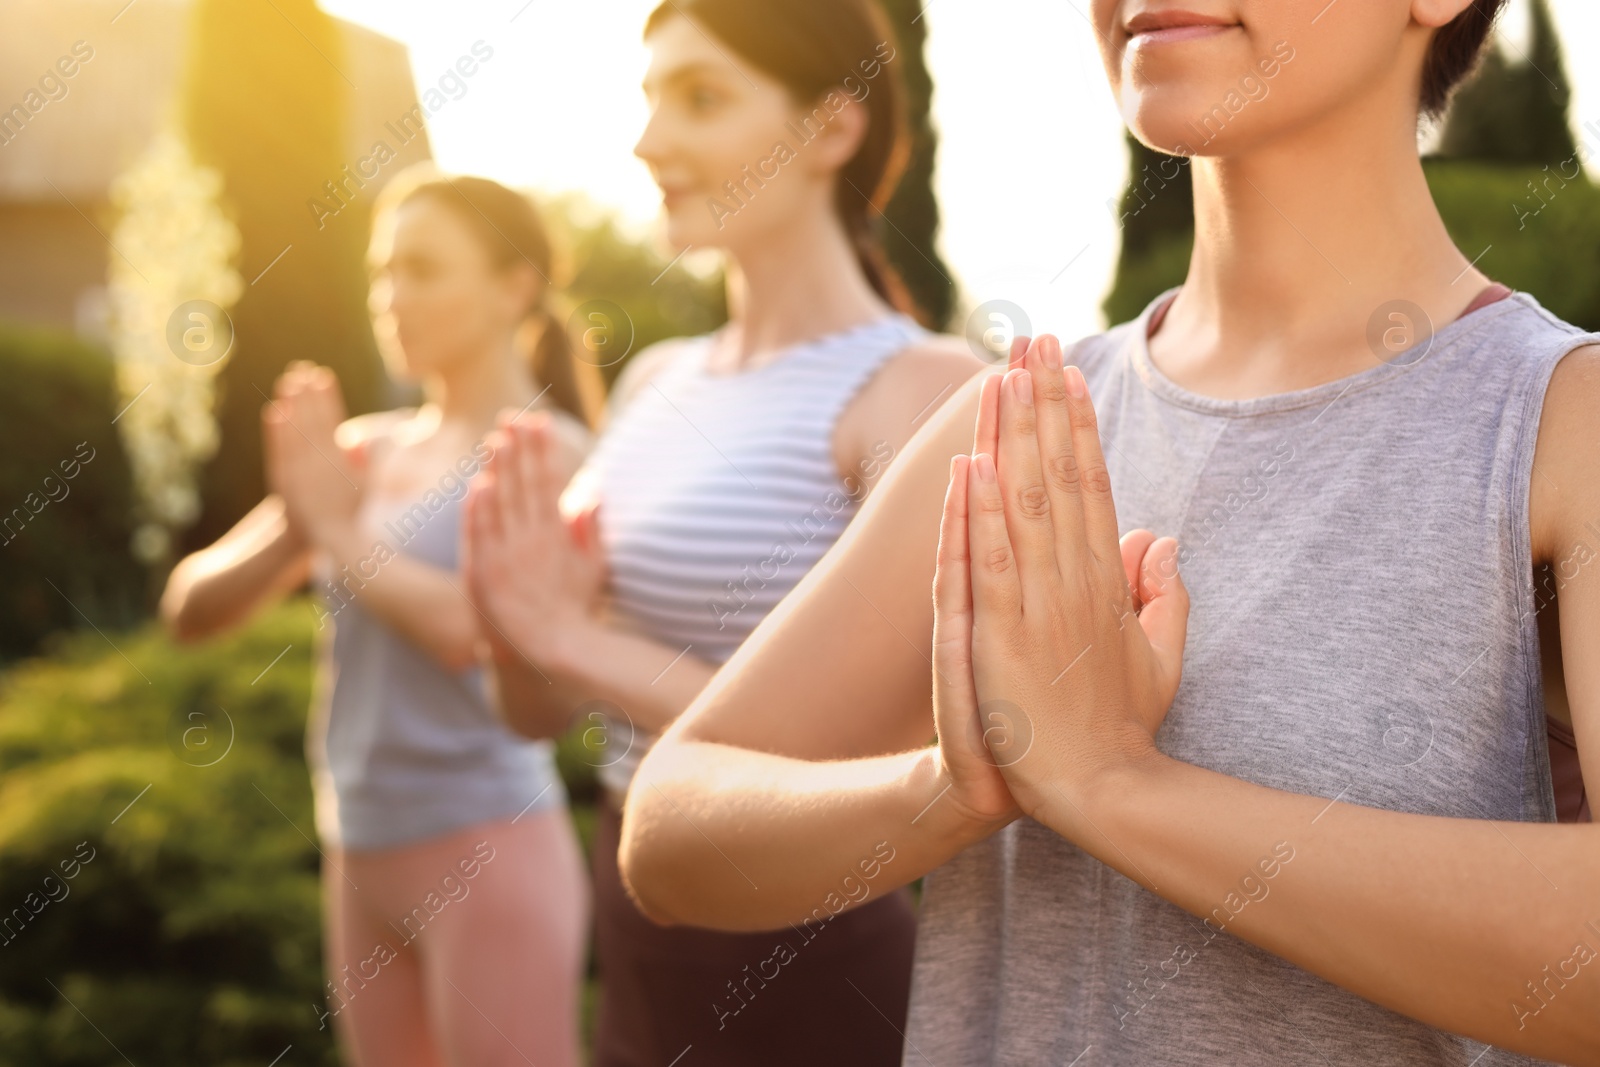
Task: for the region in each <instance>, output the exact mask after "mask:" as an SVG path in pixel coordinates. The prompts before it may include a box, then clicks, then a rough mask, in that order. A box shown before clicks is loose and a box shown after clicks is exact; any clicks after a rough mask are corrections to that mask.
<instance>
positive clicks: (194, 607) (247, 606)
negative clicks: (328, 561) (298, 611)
mask: <svg viewBox="0 0 1600 1067" xmlns="http://www.w3.org/2000/svg"><path fill="white" fill-rule="evenodd" d="M310 568H311V548H310V545H309V544H308V543H307V541H306V539H305V538H304V537H303V536H301V534H300V533H299V532H298V531H297V530H295V529H294V528H293V527H292V526H291V525H290V523H289V517H288V512H287V511H286V510H285V508H284V505H283V499H282V498H281V497H278V496H275V495H274V496H268V497H267V498H266V499H264V500H262V501H261V503H259V504H257V505H256V506H255V507H254V508H252V509H251V510H250V512H249V513H248V514H246V515H245V516H244V518H242V519H240V520H239V521H238V522H237V523H236V524H235V525H234V527H233V529H231V530H229V531H228V532H227V533H225V534H223V535H222V537H221V538H219V539H218V540H217V542H216V543H215V544H213V545H210V546H209V547H207V548H203V549H201V550H200V551H198V552H194V553H191V554H190V555H188V556H186V557H185V558H184V559H183V560H182V561H180V562H179V563H178V565H177V566H176V567H174V568H173V570H172V574H171V575H170V576H169V577H168V578H167V587H166V590H165V591H164V592H163V593H162V595H161V618H162V621H163V622H165V623H166V626H167V630H168V632H170V633H171V634H172V636H173V639H174V640H177V641H180V642H184V643H188V642H193V641H201V640H204V639H206V638H208V637H213V636H216V635H217V634H220V633H223V632H224V631H227V630H229V629H232V628H233V627H236V626H239V625H241V624H242V623H243V622H244V621H245V620H246V619H248V618H249V617H250V616H251V615H253V614H254V613H255V612H256V611H258V610H260V609H261V608H263V607H266V606H267V605H268V604H271V603H273V602H274V601H276V600H279V599H281V598H282V597H284V596H285V595H287V594H288V593H289V592H291V591H292V590H294V589H297V588H299V587H300V586H302V585H304V584H305V582H306V577H307V575H308V574H309V573H310Z"/></svg>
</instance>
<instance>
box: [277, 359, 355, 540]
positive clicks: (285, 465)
mask: <svg viewBox="0 0 1600 1067" xmlns="http://www.w3.org/2000/svg"><path fill="white" fill-rule="evenodd" d="M274 394H275V395H274V396H273V397H272V398H271V399H269V400H268V401H267V403H266V404H265V405H264V406H263V407H262V409H261V428H262V439H263V447H264V450H265V452H266V467H267V486H268V488H270V489H271V490H272V491H273V492H275V493H277V494H278V496H280V497H281V498H282V499H283V502H284V507H285V509H286V510H287V511H288V515H289V525H290V528H291V529H292V530H294V531H295V533H296V534H297V535H298V536H299V538H300V540H301V541H302V543H304V544H306V545H308V546H315V547H319V548H327V547H329V545H330V544H332V543H333V542H335V541H338V540H339V539H341V538H343V537H344V536H345V535H346V534H347V533H349V532H350V531H351V530H352V529H353V528H354V526H355V523H356V514H357V511H358V509H359V508H360V506H361V498H362V495H363V493H364V492H365V487H366V475H367V463H366V452H365V449H364V448H363V447H362V446H360V445H356V444H347V445H341V444H339V443H338V441H337V431H338V429H339V425H340V424H341V423H342V422H344V420H345V406H344V396H343V394H341V393H340V391H339V379H338V378H337V377H335V376H334V373H333V371H331V370H329V369H328V368H327V367H319V366H316V365H315V364H312V363H307V362H296V363H291V364H289V366H288V367H287V368H286V369H285V370H284V372H283V374H282V375H281V376H279V378H278V382H277V385H276V387H275V390H274Z"/></svg>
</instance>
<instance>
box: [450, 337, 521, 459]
mask: <svg viewBox="0 0 1600 1067" xmlns="http://www.w3.org/2000/svg"><path fill="white" fill-rule="evenodd" d="M542 388H543V386H542V385H540V384H537V383H535V382H534V380H533V375H532V374H531V373H530V372H529V370H528V367H527V362H526V360H524V359H523V357H522V356H521V354H520V353H519V352H518V351H517V346H516V344H515V341H514V339H513V338H511V337H507V338H506V339H505V340H504V341H503V342H501V343H500V344H498V345H496V346H495V347H494V348H493V349H492V350H491V351H488V352H484V353H482V354H480V355H478V356H476V357H474V358H471V359H464V360H461V361H460V363H459V364H458V365H457V366H455V367H451V368H450V369H449V370H447V371H444V372H442V373H440V374H437V375H434V376H433V377H431V378H430V379H429V380H428V381H427V382H426V383H425V385H424V394H425V395H426V397H427V403H428V406H429V407H431V408H432V409H434V411H435V412H436V413H437V414H436V418H437V420H438V422H439V424H440V425H449V426H454V427H457V428H459V429H460V430H462V431H464V432H466V433H467V434H468V435H469V436H472V437H474V438H475V437H477V436H480V435H482V434H484V433H486V432H488V430H490V429H491V428H492V427H493V426H494V421H495V416H496V415H498V414H499V413H500V411H501V410H503V409H505V408H513V409H520V408H522V407H524V406H526V405H528V404H529V403H531V402H532V401H533V399H534V398H535V397H536V396H538V395H539V390H540V389H542Z"/></svg>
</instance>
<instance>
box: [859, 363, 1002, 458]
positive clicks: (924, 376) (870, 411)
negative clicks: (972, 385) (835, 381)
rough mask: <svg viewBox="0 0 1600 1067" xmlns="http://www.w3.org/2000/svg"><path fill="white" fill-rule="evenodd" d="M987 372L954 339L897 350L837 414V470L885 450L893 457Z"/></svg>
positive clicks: (982, 365)
mask: <svg viewBox="0 0 1600 1067" xmlns="http://www.w3.org/2000/svg"><path fill="white" fill-rule="evenodd" d="M990 369H994V368H993V364H990V363H989V362H988V361H986V360H983V359H979V358H978V357H977V356H976V355H974V354H973V352H972V349H971V348H969V347H968V345H967V343H966V341H964V340H963V339H962V338H959V337H950V336H947V335H944V334H935V335H932V336H929V337H926V338H924V339H921V340H918V341H917V342H915V343H914V344H911V345H909V346H907V347H906V348H904V349H902V350H901V351H900V352H898V353H896V354H895V355H894V356H893V357H892V358H890V359H889V360H888V361H886V362H885V363H884V365H883V367H882V368H881V369H880V370H879V371H878V373H876V374H874V375H873V376H872V379H871V380H870V381H869V382H868V383H867V384H866V385H865V386H864V387H863V388H862V390H861V392H860V393H859V394H858V395H857V396H856V398H855V400H854V401H853V402H852V403H851V404H850V406H849V407H848V408H847V409H846V410H845V411H844V412H843V413H842V414H841V416H840V419H839V427H838V432H837V433H836V435H835V442H836V446H837V447H836V458H838V459H839V460H841V464H840V465H841V467H842V468H848V467H850V466H852V465H853V464H854V463H855V462H856V461H857V460H858V459H860V458H861V457H864V456H866V455H868V454H869V453H872V452H874V450H878V451H881V449H882V448H883V446H884V445H885V444H887V445H888V446H889V447H892V448H893V449H894V450H895V451H897V452H898V451H899V450H900V449H901V448H902V447H903V446H905V445H906V444H907V442H909V441H910V440H911V438H912V437H914V436H916V434H917V432H918V431H919V430H921V429H922V427H923V426H925V425H927V424H928V423H929V422H931V421H932V420H933V415H934V413H935V412H937V411H939V410H940V409H941V408H943V407H944V405H945V404H946V403H948V402H949V400H950V399H951V398H952V397H954V396H955V395H956V394H957V393H958V392H960V390H961V387H962V386H963V385H965V384H966V383H967V382H969V381H971V380H972V379H973V378H974V377H975V376H977V375H979V374H981V373H982V372H983V371H985V370H990ZM1000 369H1002V370H1003V369H1004V368H1000Z"/></svg>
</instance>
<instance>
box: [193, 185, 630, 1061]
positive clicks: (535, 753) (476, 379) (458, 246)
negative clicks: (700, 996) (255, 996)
mask: <svg viewBox="0 0 1600 1067" xmlns="http://www.w3.org/2000/svg"><path fill="white" fill-rule="evenodd" d="M371 261H372V268H373V301H372V304H373V310H374V313H375V323H374V324H375V327H376V330H377V333H378V337H379V341H380V342H381V346H382V348H383V350H384V355H385V357H386V359H387V360H388V361H389V364H390V369H391V371H392V372H393V373H395V374H396V375H397V376H399V377H403V378H407V379H412V380H420V381H421V383H422V385H423V387H424V392H425V396H426V402H425V403H424V404H423V406H422V407H420V408H417V409H415V410H402V411H394V412H387V413H384V414H380V415H372V416H366V417H362V418H357V419H351V420H348V421H344V410H343V403H342V401H341V400H340V397H339V392H338V386H337V383H336V382H335V380H334V377H333V374H332V372H330V371H328V370H327V369H326V368H313V367H310V366H296V367H291V368H290V370H289V371H288V372H287V373H285V374H284V376H283V378H282V379H281V380H280V381H279V383H278V389H277V396H276V397H275V398H274V399H273V400H272V401H270V402H269V403H268V404H267V405H266V407H265V409H264V410H263V418H264V421H265V429H266V439H267V441H266V443H267V453H268V468H269V470H268V473H269V478H268V480H269V482H270V484H271V487H272V490H273V492H272V495H270V496H268V497H267V498H266V499H265V500H264V501H262V503H261V504H260V505H259V506H257V507H256V508H255V510H254V511H252V512H251V513H250V514H249V515H247V516H246V517H245V518H244V519H242V520H241V521H240V522H239V524H238V525H237V526H236V527H234V529H233V530H231V531H229V532H228V534H226V535H225V536H224V537H223V538H222V539H221V540H220V541H218V542H217V543H216V544H215V545H212V546H211V547H210V548H207V549H205V550H204V551H201V552H197V553H195V554H194V555H192V556H190V557H189V558H187V559H185V560H184V561H183V562H182V563H180V564H179V565H178V567H177V569H176V570H174V572H173V574H172V578H171V580H170V581H169V583H168V586H167V591H166V595H165V597H164V598H163V601H162V609H163V614H164V615H165V616H166V618H167V620H168V622H169V624H170V626H171V627H172V629H173V631H174V632H175V634H176V635H177V636H178V637H180V638H181V639H184V640H195V639H199V638H202V637H206V636H210V635H213V634H216V633H218V632H221V631H222V630H224V629H227V628H230V627H233V626H237V625H240V624H242V623H243V622H244V621H245V620H246V619H247V618H248V617H249V616H250V615H252V614H254V613H255V612H257V611H259V610H260V609H261V608H263V607H265V606H266V605H267V604H268V603H269V602H271V601H272V600H274V599H276V598H277V597H279V596H281V595H283V594H284V593H286V592H288V591H290V590H292V589H295V588H298V587H299V586H300V585H302V584H303V583H304V582H305V581H306V580H307V578H308V577H312V576H313V575H314V576H315V577H317V578H318V579H319V581H317V582H316V589H317V591H318V593H319V598H318V599H319V628H320V627H325V626H331V631H332V632H331V635H325V636H329V637H331V640H326V641H324V642H323V643H322V647H321V650H320V664H319V671H318V678H317V688H318V697H317V709H316V714H315V716H314V719H313V722H312V725H311V728H310V732H309V734H308V737H307V755H308V757H309V759H310V762H311V764H312V767H313V773H314V785H315V786H316V812H317V826H318V831H319V834H320V836H321V838H322V841H323V849H322V851H323V854H324V856H325V857H326V863H325V865H324V868H323V890H324V906H325V911H326V921H325V924H324V926H325V945H326V955H327V969H328V974H329V982H328V986H327V992H326V1002H327V1008H326V1015H325V1016H324V1019H323V1023H324V1024H325V1025H326V1024H328V1022H329V1017H331V1021H332V1025H333V1026H334V1027H335V1028H336V1030H337V1032H338V1034H339V1038H340V1042H341V1044H342V1046H343V1048H344V1051H345V1054H346V1057H347V1059H348V1060H349V1062H351V1063H354V1064H361V1065H368V1067H393V1065H401V1067H443V1065H445V1064H466V1063H470V1064H507V1065H509V1064H524V1063H527V1062H529V1061H532V1062H537V1063H539V1064H540V1065H541V1067H544V1065H555V1067H562V1065H567V1067H575V1065H576V1064H577V1063H578V1040H577V1035H578V1029H577V1017H578V986H579V980H580V971H581V968H582V964H583V953H584V939H585V934H586V931H587V926H588V918H587V913H588V902H587V899H586V889H587V887H586V885H585V879H584V875H583V862H582V857H581V855H580V851H579V848H578V844H577V838H576V836H575V835H574V833H573V829H572V825H571V821H570V819H569V817H568V814H567V807H566V795H565V792H564V790H563V788H562V785H561V780H560V778H559V777H558V776H557V774H556V768H555V761H554V758H553V753H552V748H551V745H550V743H549V742H529V741H526V740H523V739H520V738H518V737H516V736H515V735H513V734H512V733H511V732H510V731H508V730H506V729H505V727H504V726H502V725H501V724H500V723H499V722H498V720H497V719H496V718H495V716H494V713H493V712H492V710H491V709H490V707H489V705H488V703H487V701H486V696H485V693H484V689H483V678H482V675H481V671H480V670H479V669H477V667H476V666H475V664H476V658H475V657H476V651H477V643H478V635H477V629H478V620H477V615H476V613H475V612H474V610H473V608H472V605H471V604H470V603H469V602H468V601H467V599H466V596H465V594H464V592H463V589H464V583H463V582H462V581H461V580H460V578H459V577H458V575H457V573H456V572H457V564H456V548H457V541H458V538H459V532H460V525H461V514H460V509H461V501H462V500H463V498H464V497H465V495H466V487H467V479H468V478H470V477H471V476H472V475H473V474H474V473H476V471H477V470H478V469H479V468H480V467H481V466H482V465H483V463H484V462H485V461H486V459H487V457H488V450H487V449H486V448H485V446H484V443H483V440H482V439H483V436H484V434H485V433H486V432H487V431H489V430H490V429H491V428H492V427H493V425H494V421H495V415H496V413H497V412H499V411H501V410H502V409H504V408H506V407H508V406H509V407H510V408H512V409H514V410H521V409H537V408H541V407H542V408H543V409H544V410H546V411H548V412H549V413H550V414H549V416H548V417H550V418H552V419H554V420H555V421H556V424H557V425H558V426H559V427H560V440H561V442H562V443H561V445H560V447H559V448H558V449H557V451H556V459H555V463H556V464H557V465H558V466H559V467H561V468H563V469H566V470H569V471H570V470H572V469H575V468H576V466H577V465H578V463H579V462H580V461H581V459H582V456H583V454H584V451H585V449H586V448H587V444H588V431H587V429H586V426H585V422H586V421H587V417H586V413H587V410H588V409H587V406H586V393H585V383H584V377H583V375H584V373H588V374H589V375H591V376H592V374H593V368H588V367H586V366H585V365H583V364H581V363H578V362H577V361H575V360H574V359H573V358H572V356H571V353H570V351H569V350H568V349H567V347H566V340H565V334H564V333H563V331H562V329H561V326H560V324H559V323H558V322H556V321H554V320H553V316H551V315H550V314H549V313H548V311H547V310H546V306H547V305H546V298H547V297H548V296H549V295H550V294H549V292H548V281H547V278H548V275H549V273H550V265H551V255H550V244H549V241H548V239H547V237H546V236H545V231H544V229H543V226H542V225H541V223H540V220H539V219H538V217H537V216H536V214H535V213H534V211H533V208H532V205H530V204H529V203H528V202H527V200H526V199H524V198H523V197H522V196H520V195H519V194H517V193H514V192H512V191H511V190H509V189H506V188H504V187H503V186H500V185H497V184H495V183H493V182H489V181H486V180H483V179H474V178H444V177H440V176H437V175H434V174H433V173H432V172H430V171H428V170H426V169H420V170H411V171H408V172H406V173H404V174H401V175H399V176H397V177H396V178H395V180H394V182H393V183H392V184H391V185H390V186H389V187H387V188H386V189H385V190H384V193H383V195H382V197H381V198H380V201H379V211H378V216H377V220H376V224H375V226H374V233H373V243H372V250H371ZM528 329H534V330H538V331H540V334H539V337H538V343H537V347H536V348H535V349H534V350H533V352H532V354H531V360H530V355H529V354H527V353H526V352H525V345H524V339H525V334H526V332H527V330H528ZM598 384H599V383H598V382H592V381H591V382H590V383H589V390H590V391H589V392H588V394H587V396H589V397H592V396H594V395H595V393H596V392H597V389H598Z"/></svg>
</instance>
